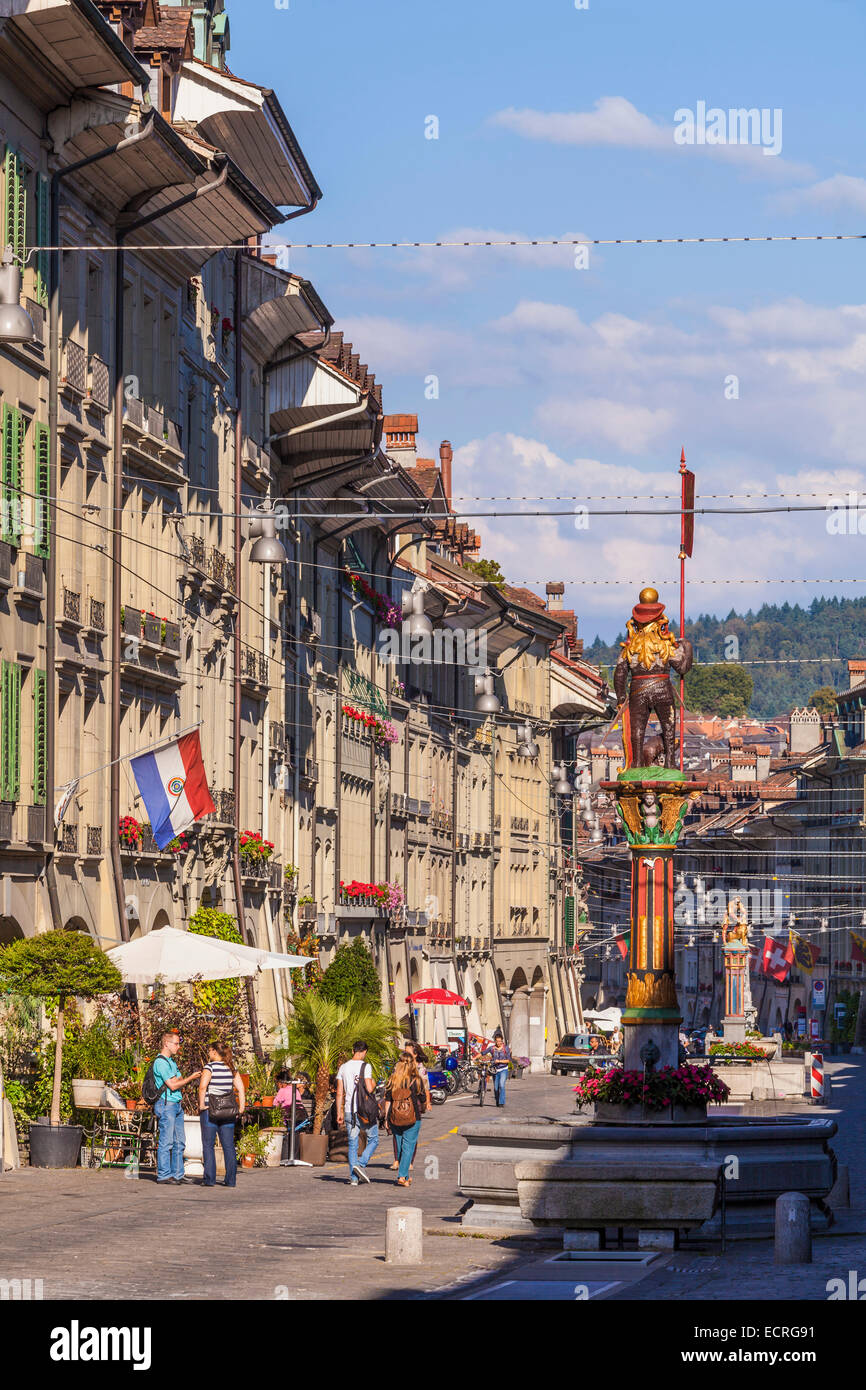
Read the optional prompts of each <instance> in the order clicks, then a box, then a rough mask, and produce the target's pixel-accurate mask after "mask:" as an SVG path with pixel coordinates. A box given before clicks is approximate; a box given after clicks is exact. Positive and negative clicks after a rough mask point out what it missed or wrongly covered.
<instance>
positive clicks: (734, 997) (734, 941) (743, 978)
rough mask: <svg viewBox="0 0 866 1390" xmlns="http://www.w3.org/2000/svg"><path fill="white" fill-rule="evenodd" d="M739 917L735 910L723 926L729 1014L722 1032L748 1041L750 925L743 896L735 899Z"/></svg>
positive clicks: (728, 1037)
mask: <svg viewBox="0 0 866 1390" xmlns="http://www.w3.org/2000/svg"><path fill="white" fill-rule="evenodd" d="M733 906H735V912H734V914H733V915H734V916H735V920H734V921H733V922H732V921H731V920H730V919H731V915H732V914H731V910H730V909H729V910H728V914H727V916H726V917H725V921H724V925H723V927H722V942H723V945H722V958H723V962H724V970H725V1016H724V1018H723V1019H722V1032H723V1034H724V1038H725V1042H730V1043H740V1042H745V1041H746V991H747V989H748V980H749V975H748V964H749V925H748V923H747V922H746V921H745V918H744V917H743V916H742V915H741V904H740V901H739V899H736V900H735V904H732V907H733Z"/></svg>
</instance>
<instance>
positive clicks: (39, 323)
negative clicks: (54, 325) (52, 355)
mask: <svg viewBox="0 0 866 1390" xmlns="http://www.w3.org/2000/svg"><path fill="white" fill-rule="evenodd" d="M24 307H25V309H26V310H27V312H28V314H29V315H30V321H31V323H32V324H33V342H32V344H31V346H32V347H35V346H39V347H41V346H42V344H43V343H44V342H45V309H44V308H43V306H42V305H41V304H38V303H37V302H36V300H35V299H25V301H24Z"/></svg>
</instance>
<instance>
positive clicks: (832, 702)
mask: <svg viewBox="0 0 866 1390" xmlns="http://www.w3.org/2000/svg"><path fill="white" fill-rule="evenodd" d="M809 705H810V706H812V707H814V708H815V709H816V710H817V711H818V713H819V714H820V715H821V716H822V718H824V719H832V717H833V715H834V714H835V713H836V691H835V690H834V689H833V687H832V685H822V686H820V687H819V688H818V689H817V690H813V691H812V694H811V695H810V696H809Z"/></svg>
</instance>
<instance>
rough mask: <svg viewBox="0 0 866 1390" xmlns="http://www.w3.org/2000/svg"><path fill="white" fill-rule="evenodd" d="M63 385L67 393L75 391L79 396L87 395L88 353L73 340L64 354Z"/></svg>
mask: <svg viewBox="0 0 866 1390" xmlns="http://www.w3.org/2000/svg"><path fill="white" fill-rule="evenodd" d="M63 384H64V386H65V387H66V389H67V391H74V392H75V394H76V395H77V396H86V395H87V353H86V352H85V351H84V348H83V347H81V346H80V344H79V343H73V342H72V340H71V339H69V341H68V342H67V344H66V347H65V349H64V353H63Z"/></svg>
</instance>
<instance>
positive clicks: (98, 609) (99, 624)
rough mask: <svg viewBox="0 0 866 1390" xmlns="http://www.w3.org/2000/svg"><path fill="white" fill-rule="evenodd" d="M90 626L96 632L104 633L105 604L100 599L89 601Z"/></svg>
mask: <svg viewBox="0 0 866 1390" xmlns="http://www.w3.org/2000/svg"><path fill="white" fill-rule="evenodd" d="M90 626H91V627H92V628H95V629H96V631H97V632H104V631H105V604H104V603H103V601H102V599H98V598H92V599H91V600H90Z"/></svg>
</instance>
